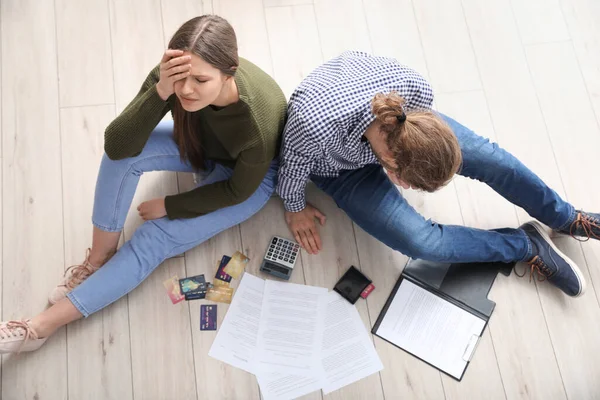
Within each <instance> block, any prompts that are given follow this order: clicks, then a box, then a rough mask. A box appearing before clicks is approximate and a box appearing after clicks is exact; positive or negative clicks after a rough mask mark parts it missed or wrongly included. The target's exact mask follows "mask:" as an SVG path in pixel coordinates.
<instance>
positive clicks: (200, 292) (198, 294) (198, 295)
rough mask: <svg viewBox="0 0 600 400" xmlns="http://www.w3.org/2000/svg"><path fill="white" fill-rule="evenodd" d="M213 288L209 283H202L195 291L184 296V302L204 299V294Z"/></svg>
mask: <svg viewBox="0 0 600 400" xmlns="http://www.w3.org/2000/svg"><path fill="white" fill-rule="evenodd" d="M212 287H213V286H212V285H211V284H210V283H209V282H204V283H202V284H200V286H198V288H196V289H195V290H192V291H190V292H187V293H186V294H185V295H184V296H185V299H186V300H198V299H203V298H205V297H206V292H207V291H208V289H210V288H212Z"/></svg>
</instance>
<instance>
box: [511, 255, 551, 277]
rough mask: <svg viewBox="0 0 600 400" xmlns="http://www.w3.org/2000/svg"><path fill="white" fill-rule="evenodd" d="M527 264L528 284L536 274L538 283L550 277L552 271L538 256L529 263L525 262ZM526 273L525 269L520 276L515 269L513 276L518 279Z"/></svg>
mask: <svg viewBox="0 0 600 400" xmlns="http://www.w3.org/2000/svg"><path fill="white" fill-rule="evenodd" d="M527 264H528V265H529V282H531V278H533V275H534V274H537V280H538V282H543V281H545V280H546V279H548V277H549V276H550V275H552V270H551V269H550V267H548V265H547V264H546V263H545V262H544V260H542V259H541V258H540V256H535V257H533V258H532V259H531V260H530V261H527ZM526 273H527V268H525V269H524V270H523V273H522V274H519V272H518V271H517V270H516V268H515V274H516V275H517V276H518V277H519V278H522V277H524V276H525V274H526Z"/></svg>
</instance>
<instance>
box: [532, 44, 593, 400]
mask: <svg viewBox="0 0 600 400" xmlns="http://www.w3.org/2000/svg"><path fill="white" fill-rule="evenodd" d="M526 52H527V59H528V62H529V65H530V68H531V71H532V76H533V80H534V83H535V86H536V91H537V94H538V97H539V99H540V105H541V108H542V113H543V114H544V118H545V120H546V124H547V126H548V132H549V135H550V138H551V140H552V145H553V148H554V152H555V154H556V159H557V163H558V165H559V168H560V171H561V174H562V175H563V177H564V178H563V181H564V184H565V189H566V192H567V195H568V196H569V199H570V201H571V202H572V203H573V204H575V205H576V206H577V207H583V208H584V209H589V210H590V211H591V210H594V211H596V210H597V207H598V204H599V202H600V191H598V190H597V189H596V188H594V187H593V186H590V185H589V181H590V180H593V179H594V176H593V173H592V171H594V170H595V165H594V163H593V159H592V158H590V157H589V156H588V154H589V150H588V148H596V146H599V145H600V129H599V128H598V125H597V123H596V119H595V116H594V112H593V109H592V106H591V104H590V101H589V98H588V96H587V92H586V87H585V83H584V81H583V78H582V76H581V74H579V68H578V64H577V57H576V56H575V51H574V49H573V47H572V44H571V43H570V42H563V43H550V44H542V45H534V46H528V47H527V48H526ZM556 96H560V98H561V102H562V103H563V106H562V107H561V111H560V113H557V112H556V110H555V104H556ZM567 131H568V132H571V134H570V135H568V137H567V136H566V135H565V134H564V132H567ZM579 143H585V146H578V145H577V144H579ZM567 238H568V237H563V238H562V239H561V241H560V242H561V243H562V244H563V246H564V248H565V249H566V250H568V251H567V252H566V254H568V255H569V256H571V257H573V260H574V261H575V260H577V261H575V262H577V263H578V265H579V267H580V269H582V271H583V272H584V274H585V275H586V277H587V278H588V279H587V280H588V292H587V293H586V295H584V297H583V298H581V299H577V300H573V299H569V298H566V297H564V296H557V294H556V293H555V292H553V291H551V290H549V288H543V291H542V292H541V294H542V296H541V299H542V304H543V305H544V309H545V310H546V316H547V317H546V318H547V320H548V324H549V331H550V335H551V337H552V339H553V345H554V350H555V352H556V355H557V358H558V361H559V367H560V369H561V374H562V377H563V380H564V382H565V388H566V391H567V395H568V397H570V398H592V397H593V396H592V393H594V394H597V393H598V392H597V389H598V388H599V387H600V386H598V383H597V379H596V378H595V377H596V376H598V375H599V374H598V371H597V369H598V366H597V363H596V362H595V359H596V357H597V355H598V354H600V349H598V346H597V344H596V341H595V340H594V339H593V338H595V337H598V335H599V334H600V332H599V331H598V328H599V326H598V323H597V322H598V320H599V319H598V315H599V314H600V307H599V306H598V293H597V292H596V291H595V285H594V283H596V284H600V271H598V268H596V266H597V265H598V263H599V262H600V258H598V257H599V256H600V243H598V242H597V241H595V240H592V241H590V242H587V243H584V244H583V250H584V254H585V256H584V254H582V253H581V247H582V246H580V245H579V244H578V243H577V242H575V241H573V240H567ZM588 266H592V268H590V272H591V273H592V281H591V282H590V279H589V278H590V277H589V274H588ZM566 319H570V320H571V321H573V322H572V324H565V322H566V321H565V320H566ZM575 321H578V322H577V326H578V329H577V332H573V330H572V329H566V328H567V327H572V326H574V324H575ZM575 359H577V361H576V362H575Z"/></svg>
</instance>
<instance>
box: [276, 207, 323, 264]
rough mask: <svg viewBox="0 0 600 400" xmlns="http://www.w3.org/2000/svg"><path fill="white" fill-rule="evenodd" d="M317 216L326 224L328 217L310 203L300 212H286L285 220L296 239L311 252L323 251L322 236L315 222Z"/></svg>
mask: <svg viewBox="0 0 600 400" xmlns="http://www.w3.org/2000/svg"><path fill="white" fill-rule="evenodd" d="M315 218H317V219H318V220H319V222H320V223H321V225H325V220H326V217H325V215H323V213H321V211H319V210H317V209H316V208H315V207H313V206H312V205H310V204H306V208H305V209H304V210H302V211H299V212H289V211H286V212H285V220H286V222H287V224H288V227H289V228H290V231H291V232H292V234H293V235H294V237H295V238H296V241H297V242H298V243H299V244H300V246H302V247H303V248H304V250H306V251H307V252H309V253H310V254H317V253H318V252H319V251H321V236H320V235H319V231H318V229H317V224H315Z"/></svg>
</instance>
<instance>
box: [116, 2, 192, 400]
mask: <svg viewBox="0 0 600 400" xmlns="http://www.w3.org/2000/svg"><path fill="white" fill-rule="evenodd" d="M110 22H111V35H112V39H113V60H114V70H115V85H116V86H115V87H116V93H115V97H116V105H117V111H118V112H119V111H120V110H122V109H123V107H125V106H126V105H127V104H128V103H129V102H130V101H131V99H132V98H133V97H134V96H135V94H136V93H137V92H138V90H139V87H140V86H141V84H142V82H143V81H144V79H145V78H146V76H147V74H148V72H149V71H150V70H151V69H152V68H153V67H154V66H156V65H157V64H158V62H159V61H160V58H161V56H162V54H163V52H164V42H163V40H164V31H163V28H162V17H161V5H160V1H159V0H154V1H152V2H146V1H140V0H138V1H133V2H127V3H124V2H120V1H111V2H110ZM140 43H144V46H140ZM177 192H178V188H177V176H176V174H175V173H173V172H155V173H149V174H144V175H143V176H142V179H141V180H140V183H139V185H138V188H137V191H136V194H135V196H134V199H133V202H132V205H131V208H130V211H129V214H128V218H127V222H126V223H125V229H124V237H125V240H129V239H130V238H131V236H132V235H133V233H134V232H135V230H136V229H137V228H138V226H139V225H141V223H142V220H141V218H140V217H139V216H138V213H137V206H138V205H139V204H140V203H141V202H143V201H146V200H150V199H153V198H159V197H164V196H166V195H168V194H175V193H177ZM175 274H177V275H179V276H184V275H185V266H184V260H183V258H182V257H179V258H174V259H172V260H168V261H166V262H165V263H163V265H161V266H159V267H158V268H157V269H156V271H155V272H154V273H153V274H152V275H151V276H150V277H149V278H148V279H146V281H144V282H143V283H142V284H141V285H140V286H139V287H138V288H137V289H136V290H134V291H133V292H132V293H130V294H129V300H128V304H129V316H130V326H131V327H132V329H131V332H130V335H131V340H130V341H131V356H132V370H133V371H132V379H133V395H134V398H136V399H137V398H148V399H153V398H171V397H174V398H195V396H196V380H195V376H194V363H193V354H192V352H191V351H190V348H191V344H192V339H191V327H190V318H189V310H188V306H187V303H185V304H178V305H175V306H173V305H172V304H171V302H170V300H169V298H168V296H166V294H165V292H164V286H163V284H162V283H163V281H164V280H166V279H167V278H169V277H171V276H173V275H175ZM139 333H141V334H139ZM147 360H160V361H159V362H148V361H147Z"/></svg>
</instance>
